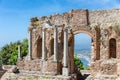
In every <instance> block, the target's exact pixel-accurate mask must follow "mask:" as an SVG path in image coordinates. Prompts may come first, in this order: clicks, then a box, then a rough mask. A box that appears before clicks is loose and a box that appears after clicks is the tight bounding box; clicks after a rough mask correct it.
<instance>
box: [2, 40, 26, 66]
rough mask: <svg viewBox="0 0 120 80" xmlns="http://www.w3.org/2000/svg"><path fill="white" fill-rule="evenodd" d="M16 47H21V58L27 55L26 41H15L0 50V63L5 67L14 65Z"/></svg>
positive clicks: (16, 56) (16, 54)
mask: <svg viewBox="0 0 120 80" xmlns="http://www.w3.org/2000/svg"><path fill="white" fill-rule="evenodd" d="M18 45H21V50H22V51H21V53H22V56H26V55H27V53H28V40H27V39H24V40H23V41H22V42H20V41H17V42H14V43H12V42H11V43H10V44H7V45H5V46H3V47H2V48H1V50H0V62H1V63H2V64H5V65H14V64H16V62H17V58H18Z"/></svg>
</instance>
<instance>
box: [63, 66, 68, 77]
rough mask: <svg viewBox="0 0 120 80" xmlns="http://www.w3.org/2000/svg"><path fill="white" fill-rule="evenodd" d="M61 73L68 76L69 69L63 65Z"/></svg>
mask: <svg viewBox="0 0 120 80" xmlns="http://www.w3.org/2000/svg"><path fill="white" fill-rule="evenodd" d="M62 75H63V76H69V69H68V68H65V67H63V68H62Z"/></svg>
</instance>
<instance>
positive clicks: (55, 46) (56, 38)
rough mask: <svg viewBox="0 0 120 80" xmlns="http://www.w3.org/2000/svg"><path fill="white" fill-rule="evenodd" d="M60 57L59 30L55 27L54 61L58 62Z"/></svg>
mask: <svg viewBox="0 0 120 80" xmlns="http://www.w3.org/2000/svg"><path fill="white" fill-rule="evenodd" d="M57 55H58V28H57V26H55V27H54V59H53V61H55V62H57V58H58V57H57Z"/></svg>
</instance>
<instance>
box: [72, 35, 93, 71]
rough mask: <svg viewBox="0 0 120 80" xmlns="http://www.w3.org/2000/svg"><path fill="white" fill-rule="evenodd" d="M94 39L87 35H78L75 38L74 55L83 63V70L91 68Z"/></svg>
mask: <svg viewBox="0 0 120 80" xmlns="http://www.w3.org/2000/svg"><path fill="white" fill-rule="evenodd" d="M92 41H93V40H92V38H91V36H89V35H88V34H86V33H78V34H76V35H75V36H74V55H76V56H77V58H79V59H80V60H81V62H82V63H83V69H85V68H87V69H88V68H89V65H90V61H91V43H92Z"/></svg>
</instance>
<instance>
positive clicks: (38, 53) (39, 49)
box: [36, 37, 42, 58]
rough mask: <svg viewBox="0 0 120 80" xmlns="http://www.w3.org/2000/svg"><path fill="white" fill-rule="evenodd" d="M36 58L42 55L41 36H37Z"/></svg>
mask: <svg viewBox="0 0 120 80" xmlns="http://www.w3.org/2000/svg"><path fill="white" fill-rule="evenodd" d="M36 57H37V58H41V57H42V38H40V37H38V40H37V56H36Z"/></svg>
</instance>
